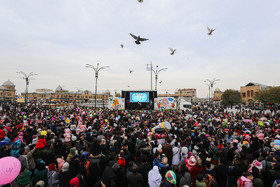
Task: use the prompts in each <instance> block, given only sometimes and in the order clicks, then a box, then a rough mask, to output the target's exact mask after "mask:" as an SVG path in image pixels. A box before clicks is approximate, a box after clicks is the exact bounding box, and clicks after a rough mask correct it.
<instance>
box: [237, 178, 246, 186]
mask: <svg viewBox="0 0 280 187" xmlns="http://www.w3.org/2000/svg"><path fill="white" fill-rule="evenodd" d="M237 186H238V187H245V181H243V180H242V179H241V177H239V178H238V180H237Z"/></svg>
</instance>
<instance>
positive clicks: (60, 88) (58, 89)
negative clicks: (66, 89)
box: [55, 85, 63, 91]
mask: <svg viewBox="0 0 280 187" xmlns="http://www.w3.org/2000/svg"><path fill="white" fill-rule="evenodd" d="M62 90H63V88H62V87H61V86H60V85H58V87H57V88H56V89H55V91H62Z"/></svg>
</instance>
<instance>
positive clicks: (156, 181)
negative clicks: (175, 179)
mask: <svg viewBox="0 0 280 187" xmlns="http://www.w3.org/2000/svg"><path fill="white" fill-rule="evenodd" d="M161 179H162V177H161V174H160V173H159V168H158V166H154V167H153V169H152V170H151V171H149V174H148V183H149V185H150V187H159V186H160V184H161Z"/></svg>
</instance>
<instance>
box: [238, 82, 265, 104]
mask: <svg viewBox="0 0 280 187" xmlns="http://www.w3.org/2000/svg"><path fill="white" fill-rule="evenodd" d="M267 88H269V86H267V85H264V84H259V83H253V82H250V83H248V84H247V85H245V86H241V87H240V94H241V99H242V101H243V102H244V103H245V104H246V105H248V104H249V103H253V102H255V99H254V96H255V95H256V94H257V93H258V92H259V91H261V90H263V89H267Z"/></svg>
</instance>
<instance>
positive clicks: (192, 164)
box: [188, 156, 196, 166]
mask: <svg viewBox="0 0 280 187" xmlns="http://www.w3.org/2000/svg"><path fill="white" fill-rule="evenodd" d="M195 163H196V159H195V157H194V156H191V157H190V159H189V160H188V164H189V166H194V165H195Z"/></svg>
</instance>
